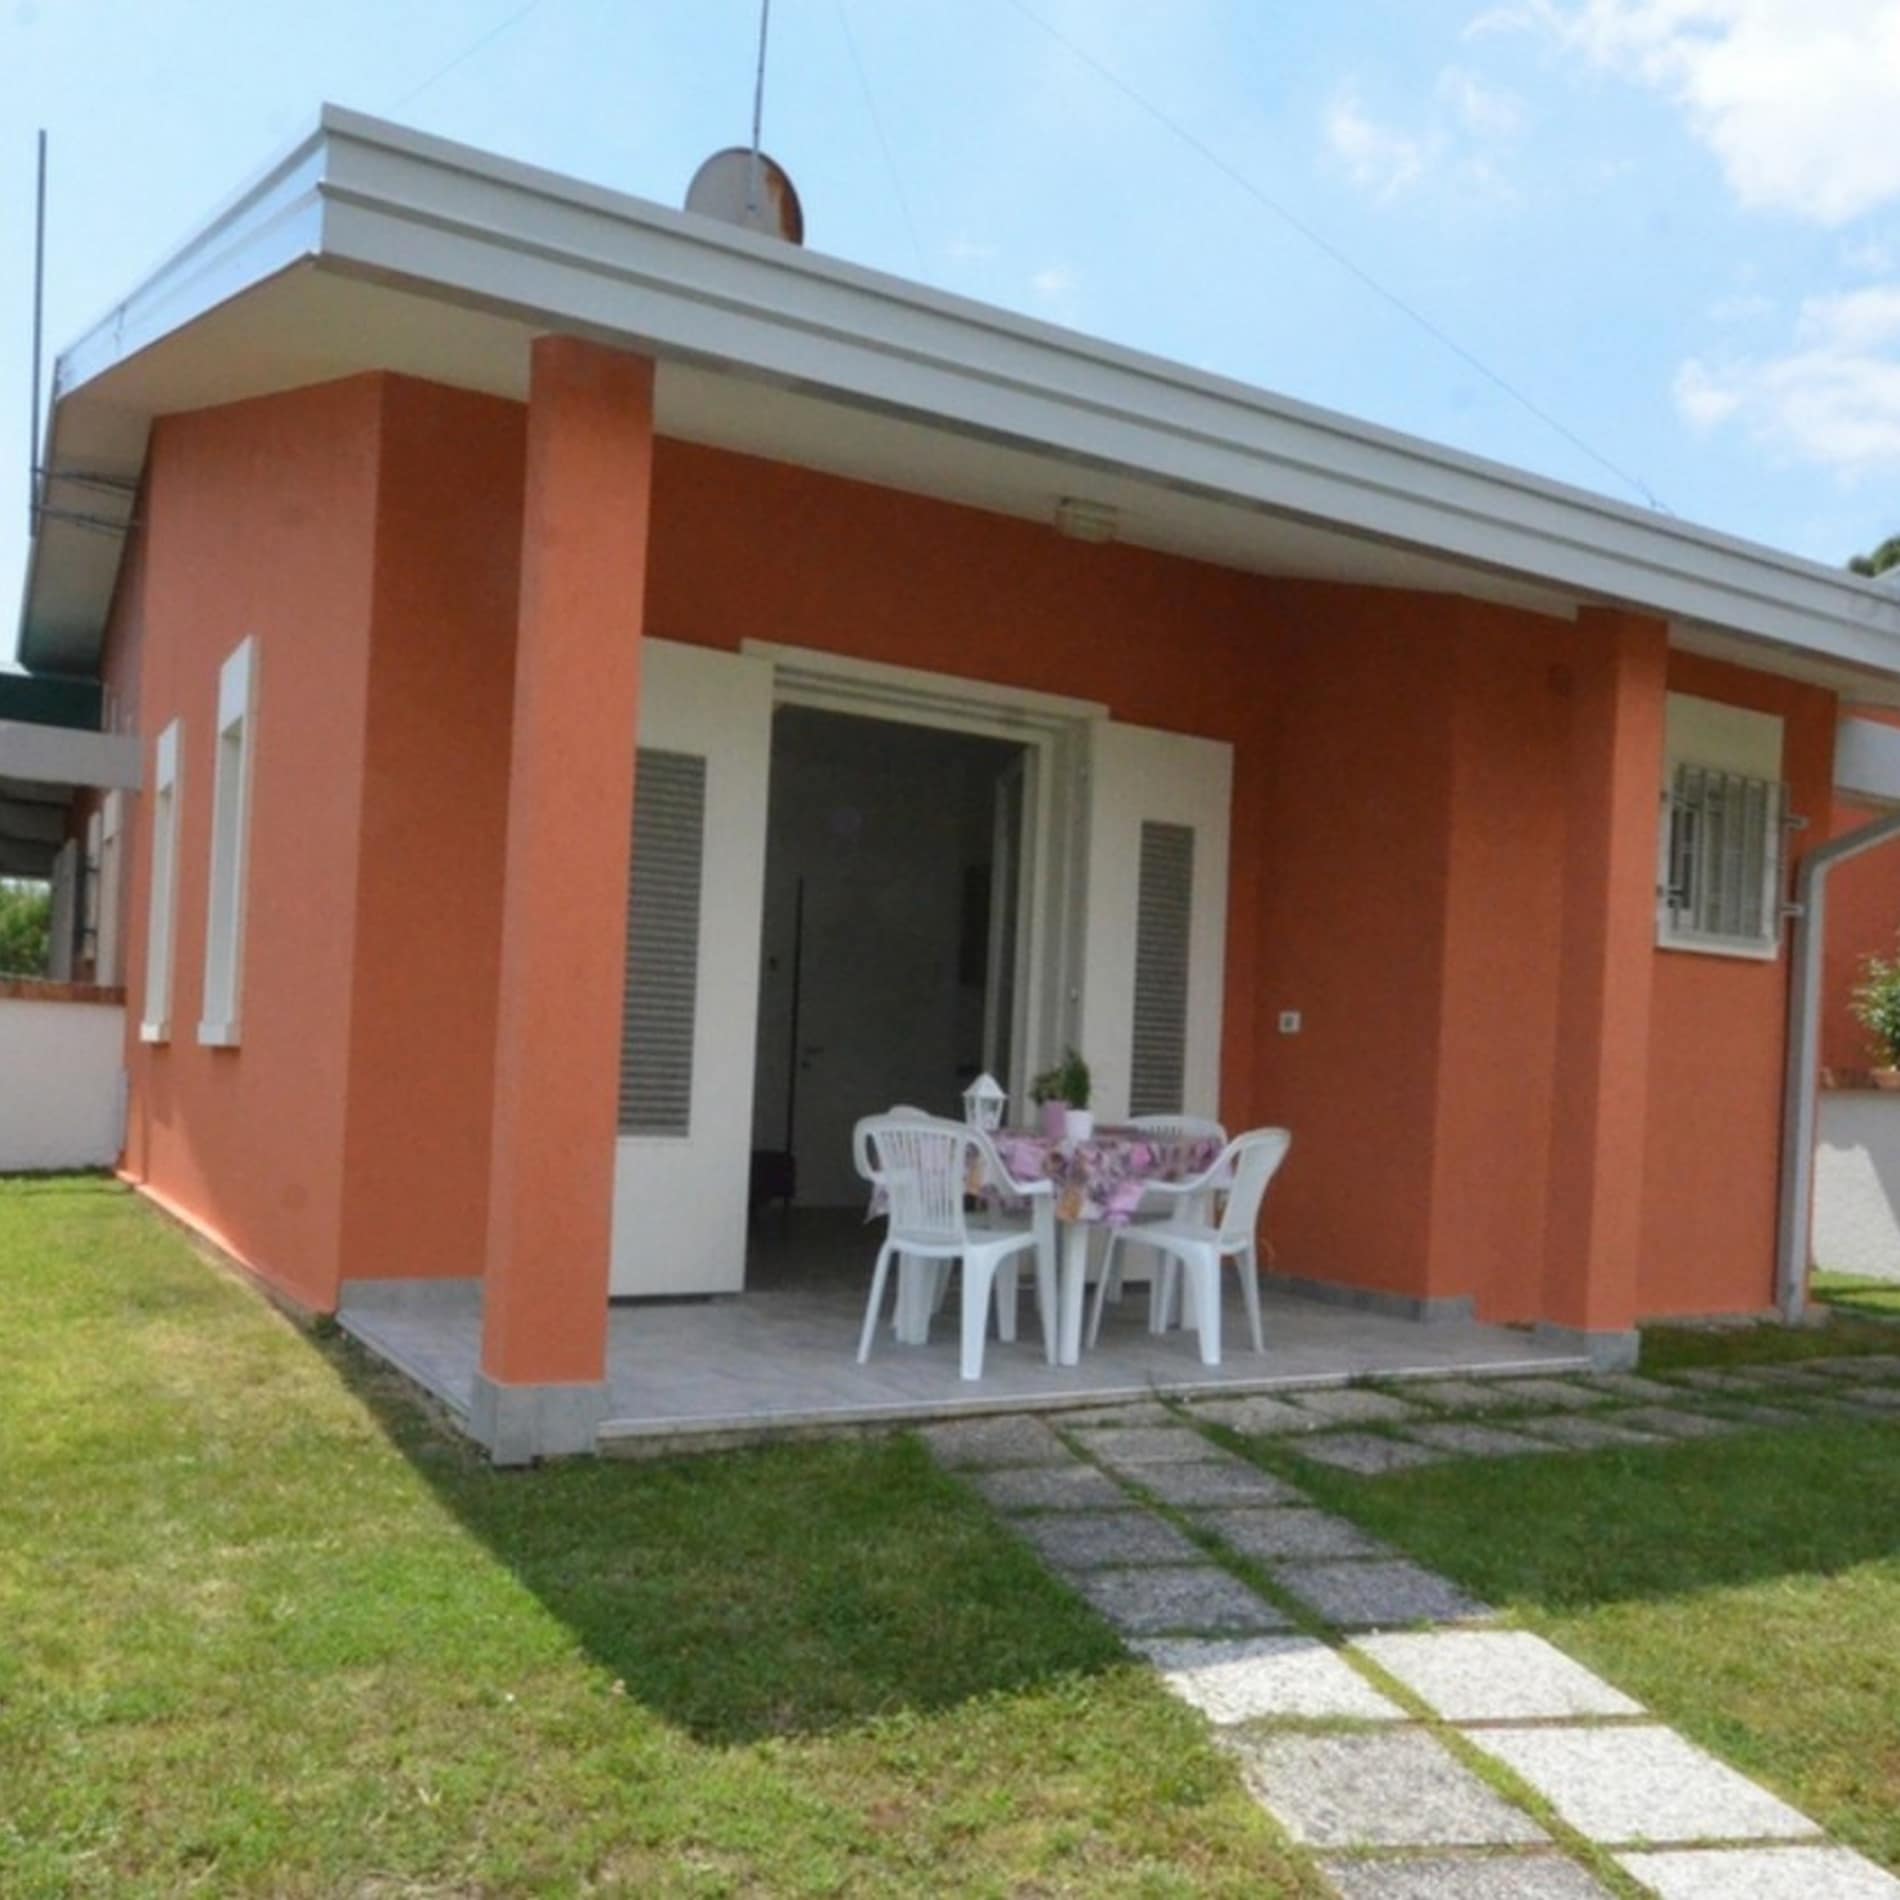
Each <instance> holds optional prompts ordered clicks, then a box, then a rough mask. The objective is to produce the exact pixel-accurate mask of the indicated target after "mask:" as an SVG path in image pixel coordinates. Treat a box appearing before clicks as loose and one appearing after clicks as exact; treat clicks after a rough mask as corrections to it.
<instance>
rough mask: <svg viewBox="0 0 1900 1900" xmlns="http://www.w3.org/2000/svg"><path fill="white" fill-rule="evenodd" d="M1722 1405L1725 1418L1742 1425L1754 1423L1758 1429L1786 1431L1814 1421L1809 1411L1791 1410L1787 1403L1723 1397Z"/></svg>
mask: <svg viewBox="0 0 1900 1900" xmlns="http://www.w3.org/2000/svg"><path fill="white" fill-rule="evenodd" d="M1721 1407H1722V1416H1723V1417H1724V1418H1732V1419H1734V1420H1735V1421H1736V1423H1737V1424H1741V1425H1753V1426H1755V1427H1756V1429H1757V1430H1772V1431H1785V1430H1789V1429H1791V1428H1793V1427H1795V1426H1800V1425H1811V1424H1813V1423H1814V1420H1813V1419H1812V1417H1810V1416H1809V1414H1808V1413H1806V1412H1791V1411H1789V1410H1788V1408H1787V1407H1786V1406H1785V1405H1754V1404H1750V1403H1748V1402H1746V1401H1743V1400H1741V1399H1723V1400H1722V1401H1721Z"/></svg>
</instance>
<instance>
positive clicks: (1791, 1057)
mask: <svg viewBox="0 0 1900 1900" xmlns="http://www.w3.org/2000/svg"><path fill="white" fill-rule="evenodd" d="M1890 838H1900V811H1896V812H1891V813H1889V814H1888V815H1887V816H1886V817H1885V818H1876V819H1875V820H1874V821H1873V823H1872V824H1867V825H1862V826H1861V827H1860V828H1859V829H1858V830H1855V831H1850V832H1847V833H1846V834H1845V835H1843V836H1842V837H1839V838H1831V839H1829V840H1828V842H1827V843H1826V844H1822V845H1816V846H1815V847H1814V848H1813V850H1811V851H1809V852H1808V853H1807V854H1806V855H1805V856H1804V857H1803V858H1802V860H1801V868H1800V869H1799V871H1797V872H1796V874H1795V925H1794V942H1793V949H1792V965H1793V967H1792V969H1791V971H1790V974H1789V993H1788V1075H1787V1081H1786V1084H1785V1086H1784V1090H1783V1094H1782V1113H1781V1234H1780V1241H1779V1247H1778V1252H1777V1257H1776V1266H1775V1297H1776V1303H1777V1304H1778V1305H1779V1306H1780V1308H1781V1317H1782V1318H1783V1319H1784V1320H1787V1321H1789V1322H1790V1323H1792V1322H1794V1321H1796V1320H1798V1319H1800V1318H1801V1316H1802V1314H1803V1313H1804V1312H1805V1311H1806V1309H1807V1294H1808V1245H1809V1234H1810V1211H1811V1209H1812V1206H1813V1201H1814V1133H1815V1090H1816V1081H1817V1078H1818V1075H1819V1072H1820V1062H1821V957H1822V952H1823V949H1824V947H1825V943H1826V934H1827V932H1826V918H1827V880H1828V873H1829V872H1830V871H1832V870H1833V869H1834V867H1835V866H1836V865H1837V864H1845V863H1846V862H1847V860H1848V859H1849V858H1857V857H1859V856H1860V855H1861V853H1862V852H1863V851H1871V850H1873V849H1874V847H1875V846H1876V845H1883V844H1885V843H1886V842H1887V841H1888V840H1889V839H1890Z"/></svg>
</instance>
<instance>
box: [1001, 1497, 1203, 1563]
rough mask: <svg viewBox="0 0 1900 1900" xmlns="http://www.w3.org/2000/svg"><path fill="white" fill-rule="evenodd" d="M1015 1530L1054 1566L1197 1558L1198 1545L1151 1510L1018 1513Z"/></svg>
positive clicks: (1043, 1558) (1197, 1560)
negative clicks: (1028, 1514) (1032, 1515)
mask: <svg viewBox="0 0 1900 1900" xmlns="http://www.w3.org/2000/svg"><path fill="white" fill-rule="evenodd" d="M1015 1528H1016V1531H1017V1534H1018V1535H1019V1536H1021V1537H1023V1538H1025V1539H1026V1540H1027V1541H1028V1542H1029V1543H1031V1544H1033V1545H1035V1547H1036V1549H1037V1551H1038V1552H1039V1553H1040V1555H1041V1557H1042V1560H1043V1562H1044V1563H1046V1564H1048V1565H1049V1566H1050V1568H1051V1569H1054V1570H1111V1569H1123V1568H1126V1567H1127V1566H1128V1565H1130V1564H1197V1563H1200V1562H1202V1561H1203V1558H1202V1555H1201V1551H1200V1548H1199V1546H1198V1545H1196V1544H1194V1543H1192V1542H1191V1541H1190V1540H1189V1539H1187V1538H1185V1537H1183V1536H1182V1535H1181V1533H1180V1532H1179V1531H1178V1530H1176V1529H1175V1528H1174V1526H1173V1525H1172V1524H1167V1523H1163V1521H1162V1520H1161V1519H1160V1518H1158V1517H1156V1516H1155V1515H1154V1514H1153V1512H1151V1511H1137V1510H1127V1511H1067V1512H1060V1513H1057V1512H1051V1513H1048V1514H1046V1515H1044V1516H1042V1517H1025V1518H1019V1519H1018V1520H1017V1522H1016V1527H1015Z"/></svg>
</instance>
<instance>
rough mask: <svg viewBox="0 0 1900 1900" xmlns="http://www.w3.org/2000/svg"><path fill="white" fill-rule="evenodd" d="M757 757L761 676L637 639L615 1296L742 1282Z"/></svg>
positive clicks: (699, 650) (768, 696)
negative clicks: (638, 667) (636, 735)
mask: <svg viewBox="0 0 1900 1900" xmlns="http://www.w3.org/2000/svg"><path fill="white" fill-rule="evenodd" d="M771 755H772V668H771V665H770V663H769V662H767V661H764V660H756V659H750V658H744V657H741V656H739V655H737V654H732V653H718V652H714V651H711V650H709V649H707V648H703V647H688V646H680V645H677V644H675V643H673V642H671V641H665V640H649V641H647V642H646V645H645V648H644V650H643V653H642V658H641V685H640V751H639V766H638V773H637V779H638V783H637V786H636V790H635V795H634V813H633V832H634V843H633V877H632V885H633V889H632V897H631V901H630V903H629V906H628V920H627V1004H626V1015H625V1022H624V1026H623V1029H622V1043H621V1079H620V1139H619V1144H618V1148H617V1150H616V1155H615V1167H614V1223H613V1276H612V1291H613V1293H614V1295H615V1296H616V1297H624V1296H628V1295H653V1294H682V1293H736V1292H738V1291H739V1289H740V1287H741V1286H742V1285H743V1283H744V1279H745V1246H746V1194H747V1177H748V1170H749V1168H750V1164H751V1150H752V1079H753V1062H754V1055H755V1049H754V1042H755V1038H756V1034H757V1021H758V1007H759V931H760V925H761V909H762V905H763V900H764V890H765V816H766V797H767V790H768V785H769V776H770V770H771Z"/></svg>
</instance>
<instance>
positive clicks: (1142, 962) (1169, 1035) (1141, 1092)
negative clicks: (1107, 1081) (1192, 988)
mask: <svg viewBox="0 0 1900 1900" xmlns="http://www.w3.org/2000/svg"><path fill="white" fill-rule="evenodd" d="M1193 915H1194V828H1193V827H1192V826H1191V825H1167V824H1158V823H1156V822H1155V821H1153V820H1152V819H1144V820H1143V822H1142V827H1141V867H1140V881H1139V885H1138V887H1137V896H1136V908H1135V1036H1134V1051H1133V1059H1132V1062H1131V1066H1130V1069H1129V1078H1128V1109H1129V1113H1130V1114H1133V1115H1178V1114H1179V1113H1180V1112H1181V1111H1182V1109H1183V1108H1185V1106H1186V1102H1185V1101H1184V1099H1183V1098H1184V1096H1185V1094H1186V1089H1187V1021H1188V947H1189V925H1190V923H1191V922H1192V919H1193Z"/></svg>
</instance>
